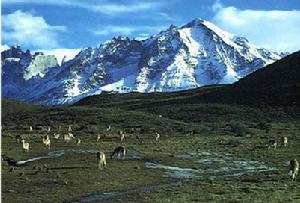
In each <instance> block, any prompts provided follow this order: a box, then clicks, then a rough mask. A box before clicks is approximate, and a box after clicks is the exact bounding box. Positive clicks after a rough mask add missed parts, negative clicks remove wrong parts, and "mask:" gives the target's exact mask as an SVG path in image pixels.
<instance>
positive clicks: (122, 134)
mask: <svg viewBox="0 0 300 203" xmlns="http://www.w3.org/2000/svg"><path fill="white" fill-rule="evenodd" d="M119 135H120V140H121V142H123V140H124V139H125V134H124V132H123V131H122V130H120V131H119Z"/></svg>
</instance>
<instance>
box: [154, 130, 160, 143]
mask: <svg viewBox="0 0 300 203" xmlns="http://www.w3.org/2000/svg"><path fill="white" fill-rule="evenodd" d="M155 135H156V136H155V140H156V141H158V140H159V138H160V134H159V133H158V132H156V133H155Z"/></svg>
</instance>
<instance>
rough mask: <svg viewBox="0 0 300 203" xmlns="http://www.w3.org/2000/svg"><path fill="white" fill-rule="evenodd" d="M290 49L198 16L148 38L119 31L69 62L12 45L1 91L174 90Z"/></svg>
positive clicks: (36, 95)
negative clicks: (275, 48) (264, 44)
mask: <svg viewBox="0 0 300 203" xmlns="http://www.w3.org/2000/svg"><path fill="white" fill-rule="evenodd" d="M285 55H286V53H276V52H271V51H268V50H266V49H263V48H257V47H255V46H254V45H253V44H251V43H249V42H248V40H247V39H246V38H244V37H237V36H234V35H232V34H229V33H227V32H225V31H223V30H221V29H220V28H218V27H216V26H215V25H213V24H212V23H210V22H208V21H204V20H201V19H195V20H193V21H191V22H189V23H187V24H186V25H184V26H182V27H176V26H173V25H172V26H170V27H169V28H168V29H167V30H165V31H162V32H160V33H158V34H157V35H154V36H151V37H150V38H148V39H145V40H131V39H129V38H126V37H116V38H113V39H112V40H110V41H108V42H106V43H103V44H101V45H99V46H98V47H96V48H86V49H83V50H82V51H80V52H79V54H77V55H76V56H75V58H73V59H72V60H68V61H67V60H63V61H62V62H58V61H57V59H56V57H55V56H53V55H45V54H43V53H35V54H33V55H32V54H31V53H30V52H29V51H26V52H24V51H22V50H21V48H20V47H11V48H10V49H8V50H5V51H4V52H2V53H1V61H2V96H3V97H6V98H10V99H15V100H20V101H27V102H31V103H35V104H45V105H56V104H64V103H68V104H71V103H74V102H76V101H78V100H80V99H82V98H84V97H87V96H91V95H95V94H100V93H102V92H103V91H104V92H118V93H127V92H142V93H149V92H174V91H180V90H186V89H192V88H197V87H201V86H205V85H212V84H231V83H233V82H236V81H238V80H239V79H241V78H243V77H245V76H247V75H248V74H250V73H252V72H254V71H256V70H258V69H260V68H262V67H264V66H265V65H267V64H271V63H273V62H275V61H276V60H279V59H281V58H282V57H283V56H285ZM241 82H242V81H241Z"/></svg>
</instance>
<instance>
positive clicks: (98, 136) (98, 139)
mask: <svg viewBox="0 0 300 203" xmlns="http://www.w3.org/2000/svg"><path fill="white" fill-rule="evenodd" d="M100 139H101V134H100V133H98V134H97V142H99V141H100Z"/></svg>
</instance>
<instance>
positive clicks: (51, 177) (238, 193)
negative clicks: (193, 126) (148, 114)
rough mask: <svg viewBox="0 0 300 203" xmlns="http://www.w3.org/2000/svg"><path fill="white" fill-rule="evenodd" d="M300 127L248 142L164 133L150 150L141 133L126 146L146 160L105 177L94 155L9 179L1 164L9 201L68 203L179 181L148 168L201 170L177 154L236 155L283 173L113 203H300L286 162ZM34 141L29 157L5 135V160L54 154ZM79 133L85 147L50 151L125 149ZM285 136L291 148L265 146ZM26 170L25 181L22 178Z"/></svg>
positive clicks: (275, 125) (110, 138)
mask: <svg viewBox="0 0 300 203" xmlns="http://www.w3.org/2000/svg"><path fill="white" fill-rule="evenodd" d="M228 124H229V123H228ZM299 124H300V123H299V120H295V121H293V122H292V121H290V122H285V123H282V122H272V123H271V125H272V128H271V130H270V132H269V133H266V132H265V131H264V130H261V129H258V128H252V129H251V130H252V132H253V134H251V135H249V136H243V137H238V136H236V135H235V134H230V131H227V129H226V128H219V129H214V130H210V131H207V132H201V133H197V134H194V135H192V136H189V137H186V136H172V134H171V133H164V134H162V139H161V140H160V141H159V142H158V143H157V142H155V141H154V136H152V134H147V133H145V134H143V135H142V139H143V143H140V142H139V141H138V140H136V138H135V134H133V135H131V134H128V135H127V136H128V137H126V139H125V143H124V145H125V146H127V147H128V148H129V149H134V150H135V151H138V152H139V153H140V155H141V156H142V159H141V160H134V159H130V158H128V159H125V160H116V159H113V160H110V159H108V165H107V168H105V169H104V170H98V168H97V163H96V160H95V154H72V153H69V154H67V155H66V156H63V157H60V158H55V159H43V160H39V161H36V162H33V163H30V164H29V165H28V166H26V167H22V168H18V169H16V170H15V171H14V172H9V170H8V166H7V165H6V164H5V162H3V161H2V186H3V187H2V201H3V202H62V201H63V202H65V201H66V202H68V201H70V200H74V199H77V198H79V197H81V196H85V195H88V194H95V193H103V192H110V191H120V190H126V189H131V188H138V187H141V186H144V185H151V184H160V183H168V182H174V181H177V180H176V179H173V178H167V177H163V174H164V172H165V170H160V169H148V168H145V166H144V162H149V161H150V162H154V163H165V164H170V165H177V166H181V167H199V165H197V164H194V163H191V162H189V161H181V162H180V161H178V159H177V158H176V155H184V154H188V153H190V152H195V151H199V150H200V151H210V152H216V153H219V154H225V153H230V154H231V155H232V157H234V158H235V159H237V160H239V159H245V160H257V161H262V162H265V163H266V164H268V165H269V166H272V167H275V168H277V169H278V171H273V172H266V173H251V174H247V175H244V176H241V177H223V176H217V177H216V178H214V179H211V177H210V175H205V176H204V178H203V180H190V181H183V183H182V185H181V186H179V187H176V188H168V189H162V190H157V191H150V192H143V193H137V194H131V195H128V196H126V197H122V198H120V197H118V198H116V199H112V200H109V201H107V202H118V199H119V201H121V202H224V201H225V202H265V201H267V202H286V201H292V202H297V201H300V195H299V189H300V186H299V184H298V183H299V180H298V181H297V182H294V183H293V182H291V181H290V180H289V178H288V176H287V173H288V170H287V169H288V168H287V166H286V161H288V160H290V159H293V158H295V157H299V155H300V148H299V146H298V143H299V141H300V137H299V133H300V130H299ZM225 126H226V124H225ZM248 126H250V124H249V125H248ZM8 132H9V131H7V132H6V133H8ZM20 132H23V133H24V131H20ZM15 133H17V132H16V131H13V132H11V133H10V134H11V135H13V134H15ZM18 133H19V132H18ZM27 134H28V138H27V140H28V141H30V143H31V148H32V149H31V151H30V153H29V154H26V153H23V152H22V149H21V145H20V144H17V143H14V139H13V138H12V137H8V136H6V135H7V134H3V137H2V153H4V154H7V155H8V156H11V157H14V158H16V159H18V160H23V159H27V158H28V157H31V156H40V155H45V154H47V152H48V150H47V149H44V148H43V146H42V143H41V138H39V137H38V136H33V135H34V134H39V135H41V134H45V132H44V133H42V131H41V132H38V133H32V134H29V133H27ZM74 134H75V135H76V136H78V137H80V138H81V139H82V145H81V146H76V144H75V143H69V144H66V143H64V142H63V141H59V142H58V143H53V146H52V149H51V151H56V150H61V149H76V148H80V149H98V148H99V147H101V148H102V149H103V150H108V151H109V150H112V149H113V148H114V147H116V146H118V145H119V144H120V142H119V140H118V139H117V137H115V134H111V135H107V137H106V138H104V139H103V140H102V141H101V143H100V144H97V143H96V142H95V139H96V134H92V133H87V132H85V131H76V130H75V131H74ZM283 134H284V135H286V136H288V137H289V140H290V142H291V144H290V145H289V147H288V148H283V147H279V148H278V149H277V150H273V149H268V148H267V147H265V143H267V141H268V137H270V135H272V137H273V136H274V137H275V138H277V139H278V140H279V139H280V137H281V136H282V135H283ZM219 140H225V141H232V140H238V141H239V142H240V144H239V145H238V146H230V145H226V144H219ZM107 155H108V154H107ZM298 159H299V158H298ZM44 164H47V167H48V168H50V170H49V172H46V171H42V172H38V173H37V174H35V172H36V171H37V169H33V166H36V167H41V166H43V165H44ZM22 171H24V173H25V175H24V176H19V173H20V172H22ZM45 193H46V194H45ZM20 194H22V197H21V195H20Z"/></svg>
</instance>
